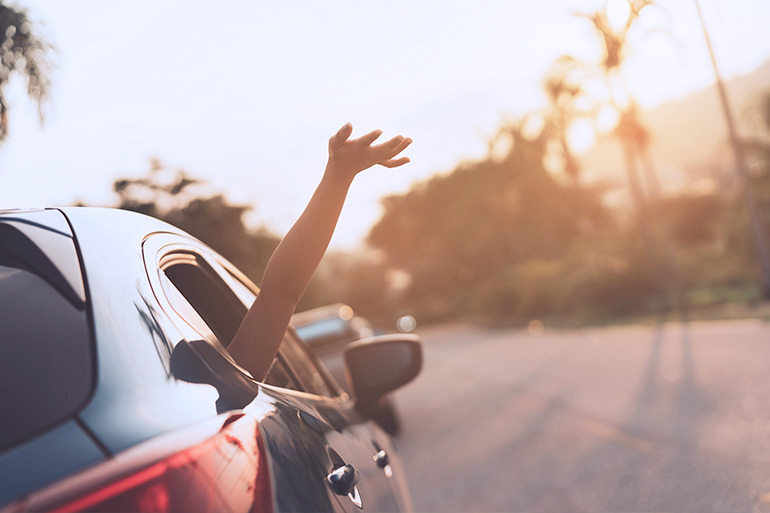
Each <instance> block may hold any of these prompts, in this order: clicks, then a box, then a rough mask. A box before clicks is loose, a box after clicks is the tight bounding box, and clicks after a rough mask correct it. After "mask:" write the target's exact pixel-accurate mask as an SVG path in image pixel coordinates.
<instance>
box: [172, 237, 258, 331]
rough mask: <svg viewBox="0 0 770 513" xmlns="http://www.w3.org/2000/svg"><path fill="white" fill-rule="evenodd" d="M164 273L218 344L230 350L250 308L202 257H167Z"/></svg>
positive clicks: (180, 254)
mask: <svg viewBox="0 0 770 513" xmlns="http://www.w3.org/2000/svg"><path fill="white" fill-rule="evenodd" d="M161 269H162V271H163V273H164V274H165V276H166V277H167V278H168V280H169V281H170V282H171V283H172V284H173V285H174V287H176V289H177V290H178V291H179V292H180V293H181V295H182V296H183V297H184V298H185V299H186V300H187V302H188V303H189V304H190V305H191V306H192V307H193V309H194V310H195V312H197V314H198V316H199V317H200V319H202V320H203V321H204V322H205V324H206V326H208V328H210V330H211V332H213V334H214V335H215V336H216V338H217V339H218V341H219V342H220V343H221V344H222V345H224V346H227V345H228V344H229V343H230V341H231V340H232V339H233V337H234V336H235V332H236V331H237V330H238V326H240V323H241V320H242V319H243V316H244V315H246V307H245V306H244V305H243V303H242V302H241V301H239V299H238V297H237V296H236V295H235V294H234V293H233V291H232V290H231V289H230V288H229V287H228V286H227V285H226V284H225V283H224V281H222V279H221V278H220V277H219V275H218V274H217V273H216V271H214V269H213V268H212V267H211V264H209V262H208V261H206V259H204V258H203V257H202V256H201V255H198V254H195V253H193V252H187V251H179V252H174V253H171V254H169V255H167V256H165V257H164V259H163V261H162V262H161ZM171 299H172V298H169V300H171ZM181 308H184V307H181ZM177 313H179V314H180V315H183V314H182V312H179V311H177Z"/></svg>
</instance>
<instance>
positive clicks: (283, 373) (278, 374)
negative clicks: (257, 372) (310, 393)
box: [264, 355, 301, 390]
mask: <svg viewBox="0 0 770 513" xmlns="http://www.w3.org/2000/svg"><path fill="white" fill-rule="evenodd" d="M264 382H265V383H266V384H268V385H273V386H276V387H281V388H289V389H292V390H301V389H300V388H299V387H298V386H297V382H296V379H295V378H294V376H293V374H292V373H291V372H289V370H288V368H287V367H286V364H285V363H284V362H283V358H281V356H280V355H278V356H277V357H276V358H275V360H273V364H272V365H271V366H270V369H268V371H267V375H266V376H265V379H264Z"/></svg>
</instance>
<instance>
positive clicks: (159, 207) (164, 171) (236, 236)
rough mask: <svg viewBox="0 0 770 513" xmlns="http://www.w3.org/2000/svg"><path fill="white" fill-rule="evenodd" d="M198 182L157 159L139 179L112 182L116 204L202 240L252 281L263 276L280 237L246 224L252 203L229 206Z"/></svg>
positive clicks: (256, 280)
mask: <svg viewBox="0 0 770 513" xmlns="http://www.w3.org/2000/svg"><path fill="white" fill-rule="evenodd" d="M202 185H203V184H202V182H201V181H200V180H198V179H196V178H193V177H191V176H189V175H188V173H187V172H186V171H184V170H182V169H172V168H168V167H166V166H164V165H163V163H162V162H160V161H159V160H157V159H153V160H151V161H150V169H149V171H148V172H147V173H146V175H145V176H143V177H140V178H122V179H119V180H116V181H115V182H114V183H113V189H114V191H115V192H116V194H117V195H118V208H123V209H126V210H133V211H135V212H140V213H143V214H147V215H150V216H153V217H156V218H158V219H162V220H164V221H166V222H168V223H170V224H173V225H174V226H177V227H179V228H181V229H182V230H184V231H186V232H188V233H190V234H191V235H193V236H195V237H197V238H198V239H200V240H202V241H203V242H205V243H206V244H208V245H209V246H211V247H212V248H214V249H215V250H216V251H218V252H219V253H221V254H222V255H223V256H224V257H225V258H227V259H228V260H230V261H231V262H232V263H233V264H235V265H236V266H237V267H238V268H239V269H240V270H241V271H243V272H244V273H245V274H246V275H247V276H248V277H249V278H251V279H252V280H253V281H254V282H256V283H259V281H260V280H261V279H262V273H263V272H264V269H265V266H266V265H267V261H268V259H269V258H270V255H271V254H272V253H273V250H274V249H275V247H276V246H277V245H278V242H279V240H280V239H279V238H278V237H277V236H276V235H274V234H273V233H271V232H270V231H268V230H267V229H266V228H264V227H262V228H258V229H256V230H255V229H250V228H249V227H247V226H246V224H245V223H244V221H243V216H244V214H246V213H247V212H248V211H249V210H251V207H249V206H246V205H233V204H232V203H230V202H229V201H228V199H227V198H226V197H225V196H223V195H222V194H215V195H207V194H205V193H204V192H203V191H202V190H201V186H202Z"/></svg>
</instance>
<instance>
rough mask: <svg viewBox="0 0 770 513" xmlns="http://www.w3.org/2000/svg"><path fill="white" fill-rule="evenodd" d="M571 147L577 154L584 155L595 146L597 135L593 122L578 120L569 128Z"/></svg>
mask: <svg viewBox="0 0 770 513" xmlns="http://www.w3.org/2000/svg"><path fill="white" fill-rule="evenodd" d="M567 137H568V139H569V146H570V148H572V150H573V151H574V152H576V153H584V152H586V151H588V150H589V149H590V148H591V146H593V145H594V140H595V134H594V129H593V126H592V125H591V122H590V121H588V120H587V119H578V120H576V121H575V122H574V123H572V125H570V127H569V135H568V136H567Z"/></svg>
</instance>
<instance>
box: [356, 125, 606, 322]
mask: <svg viewBox="0 0 770 513" xmlns="http://www.w3.org/2000/svg"><path fill="white" fill-rule="evenodd" d="M505 135H506V136H508V137H510V138H511V139H512V146H511V150H510V152H509V153H508V154H507V155H506V156H505V157H504V158H503V159H502V160H498V159H494V158H491V157H490V158H487V159H484V160H481V161H477V162H470V163H465V164H462V165H460V166H458V167H457V168H456V169H455V170H454V171H452V172H451V173H450V174H448V175H444V176H437V177H435V178H433V179H431V180H429V181H427V182H425V183H422V184H420V185H418V186H416V187H414V188H413V189H412V190H411V191H409V192H408V193H407V194H405V195H400V196H390V197H387V198H385V199H384V200H383V206H384V209H385V213H384V215H383V217H382V218H381V219H380V221H379V222H378V223H377V224H376V225H375V226H374V227H373V228H372V230H371V231H370V233H369V238H368V241H369V243H370V244H371V245H372V246H374V247H376V248H378V249H381V250H382V251H383V252H384V253H385V254H386V257H387V264H388V265H389V266H391V267H392V268H395V269H401V270H403V271H406V272H407V273H408V274H409V275H410V277H411V284H410V286H409V288H408V289H407V290H406V292H405V296H404V300H405V301H406V302H407V304H408V306H409V307H410V308H411V309H412V310H413V311H414V312H416V313H418V314H421V315H422V316H423V318H425V317H428V318H431V317H433V318H437V317H445V316H451V315H456V314H469V313H470V314H474V313H481V314H483V313H484V309H485V307H484V304H485V299H484V296H485V294H487V291H489V290H491V289H493V288H495V287H497V286H498V285H500V284H502V286H503V287H506V288H507V289H506V290H507V291H514V292H515V291H517V290H520V289H521V288H522V287H521V283H513V282H511V280H509V279H507V278H506V276H507V275H510V274H511V270H512V269H515V268H517V267H518V266H521V265H524V264H526V263H527V262H531V261H538V262H540V261H542V262H546V264H545V267H548V263H547V262H551V261H555V260H558V259H559V258H561V256H562V255H564V254H565V253H566V252H567V251H568V249H569V248H570V247H571V246H572V245H573V244H574V243H575V242H576V241H577V240H578V239H580V238H581V237H582V236H583V235H584V234H585V233H586V232H587V231H591V230H596V229H598V228H599V227H601V226H605V225H607V224H608V223H609V221H610V219H609V216H608V215H607V214H606V212H605V210H604V208H603V207H602V205H601V203H600V201H599V195H598V194H596V191H593V190H591V189H589V188H577V187H575V186H574V185H571V184H567V185H565V184H562V183H560V182H559V181H557V180H555V179H554V178H553V177H552V176H551V175H550V174H549V172H548V171H547V170H546V167H545V165H544V161H545V159H546V157H547V155H548V142H549V140H548V136H547V135H545V134H540V135H539V136H538V137H535V138H534V139H530V138H528V137H525V136H524V134H523V131H522V128H521V126H520V125H515V126H512V127H510V128H508V129H507V130H506V131H505ZM514 303H515V300H513V301H512V303H511V304H512V305H514ZM542 306H543V308H549V306H548V305H542ZM503 310H507V311H508V312H509V313H510V312H511V311H513V310H515V308H514V306H511V308H507V309H503ZM494 313H495V314H497V313H498V312H494ZM501 313H502V310H501Z"/></svg>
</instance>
